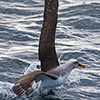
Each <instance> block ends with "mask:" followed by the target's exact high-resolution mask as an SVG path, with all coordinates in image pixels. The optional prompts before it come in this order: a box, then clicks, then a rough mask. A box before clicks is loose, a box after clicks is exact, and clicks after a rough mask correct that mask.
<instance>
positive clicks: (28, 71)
mask: <svg viewBox="0 0 100 100" xmlns="http://www.w3.org/2000/svg"><path fill="white" fill-rule="evenodd" d="M38 65H40V64H39V62H32V63H31V64H30V66H29V67H28V68H27V69H26V70H25V72H24V75H25V74H27V73H30V72H32V71H35V70H40V69H39V68H37V67H38Z"/></svg>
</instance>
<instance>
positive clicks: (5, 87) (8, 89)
mask: <svg viewBox="0 0 100 100" xmlns="http://www.w3.org/2000/svg"><path fill="white" fill-rule="evenodd" d="M13 85H14V84H13V83H9V82H2V81H0V94H3V96H4V95H6V96H11V97H12V96H13V97H15V96H16V95H15V94H14V93H13V91H12V87H13Z"/></svg>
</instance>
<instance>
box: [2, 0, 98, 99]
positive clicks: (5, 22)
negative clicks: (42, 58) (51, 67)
mask: <svg viewBox="0 0 100 100" xmlns="http://www.w3.org/2000/svg"><path fill="white" fill-rule="evenodd" d="M43 9H44V0H0V100H100V0H59V18H58V24H57V29H56V51H57V56H58V59H59V61H60V64H63V63H64V62H66V61H67V60H69V59H71V58H74V59H78V61H79V62H81V63H84V64H86V66H87V68H86V69H81V68H77V69H75V70H73V71H72V73H71V74H70V76H69V78H68V80H66V82H65V83H64V85H62V86H59V87H56V88H54V89H53V90H52V91H50V89H46V90H44V91H43V93H42V94H40V93H39V91H38V90H37V91H35V92H33V93H32V94H31V95H29V96H25V95H23V96H22V97H21V98H17V97H16V95H15V94H14V93H13V92H12V86H13V85H14V83H15V82H16V81H17V80H18V78H19V77H20V76H21V75H23V74H25V73H27V72H30V71H32V70H34V69H37V65H39V64H40V62H39V60H38V43H39V36H40V33H41V27H42V22H43Z"/></svg>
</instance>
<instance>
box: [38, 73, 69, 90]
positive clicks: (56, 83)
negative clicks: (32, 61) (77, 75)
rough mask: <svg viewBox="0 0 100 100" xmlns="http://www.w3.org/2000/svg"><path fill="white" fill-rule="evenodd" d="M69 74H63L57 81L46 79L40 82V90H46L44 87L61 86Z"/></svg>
mask: <svg viewBox="0 0 100 100" xmlns="http://www.w3.org/2000/svg"><path fill="white" fill-rule="evenodd" d="M68 75H69V74H65V75H63V76H60V77H59V78H58V79H56V80H53V79H51V78H49V77H47V79H46V80H43V81H41V86H40V87H41V88H46V87H57V86H60V85H62V84H64V82H65V81H66V80H67V78H68Z"/></svg>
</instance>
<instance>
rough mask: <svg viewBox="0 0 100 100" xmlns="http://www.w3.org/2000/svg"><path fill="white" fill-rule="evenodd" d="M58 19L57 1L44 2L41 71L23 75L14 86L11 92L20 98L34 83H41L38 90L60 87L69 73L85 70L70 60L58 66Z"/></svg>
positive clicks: (40, 48)
mask: <svg viewBox="0 0 100 100" xmlns="http://www.w3.org/2000/svg"><path fill="white" fill-rule="evenodd" d="M57 18H58V0H45V9H44V21H43V26H42V29H41V36H40V41H39V60H40V62H41V70H36V71H33V72H30V73H28V74H26V75H23V76H21V77H20V78H19V80H18V81H17V82H16V83H15V84H14V86H13V88H12V90H13V92H14V93H15V94H16V95H17V96H18V97H20V96H21V95H22V94H24V93H26V94H30V93H31V92H32V91H33V89H32V88H31V87H32V85H33V84H34V83H38V82H40V81H41V84H40V88H46V87H57V86H60V85H62V84H63V83H64V82H65V81H66V79H67V77H68V75H69V74H70V72H71V71H72V70H73V69H74V68H77V67H78V66H79V67H81V68H86V66H85V65H84V64H81V63H79V62H78V61H77V60H76V59H70V60H68V61H67V62H66V63H65V64H63V65H59V62H58V59H57V54H56V50H55V31H56V25H57Z"/></svg>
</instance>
